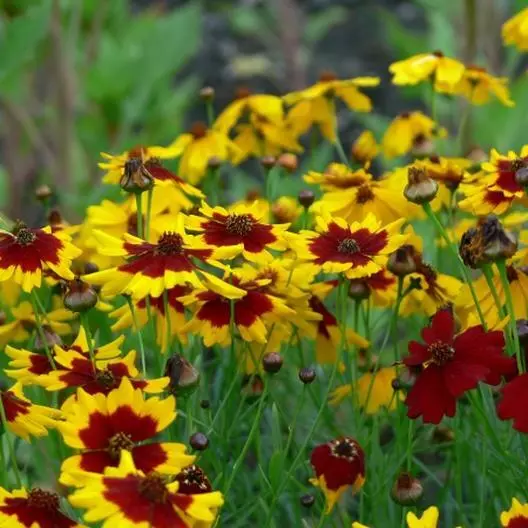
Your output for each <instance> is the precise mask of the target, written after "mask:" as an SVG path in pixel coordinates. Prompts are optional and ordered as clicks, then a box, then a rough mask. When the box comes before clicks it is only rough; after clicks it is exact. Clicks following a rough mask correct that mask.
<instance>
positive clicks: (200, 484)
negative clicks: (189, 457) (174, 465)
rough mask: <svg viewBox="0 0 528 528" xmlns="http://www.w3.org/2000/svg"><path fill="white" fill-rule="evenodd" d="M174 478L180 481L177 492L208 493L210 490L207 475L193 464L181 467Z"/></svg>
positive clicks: (190, 493)
mask: <svg viewBox="0 0 528 528" xmlns="http://www.w3.org/2000/svg"><path fill="white" fill-rule="evenodd" d="M176 480H177V481H178V482H179V483H180V486H179V488H178V492H179V493H185V494H189V495H193V494H195V493H208V492H209V491H211V489H212V488H211V483H210V482H209V479H208V478H207V475H206V474H205V473H204V472H203V470H202V469H201V468H199V467H198V466H196V465H195V464H193V465H191V466H187V467H186V468H183V469H182V470H181V472H180V473H178V475H176Z"/></svg>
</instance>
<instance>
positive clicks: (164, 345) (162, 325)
mask: <svg viewBox="0 0 528 528" xmlns="http://www.w3.org/2000/svg"><path fill="white" fill-rule="evenodd" d="M188 293H189V288H188V287H186V286H174V288H171V289H170V290H166V291H165V293H164V294H162V295H160V296H159V297H153V296H151V295H150V296H148V297H144V298H143V299H138V300H134V301H132V302H133V303H134V310H135V313H136V320H137V324H138V328H139V329H141V328H143V327H144V326H145V325H146V324H148V321H149V310H148V306H149V305H150V314H151V316H152V317H154V321H155V324H156V343H157V344H158V345H159V346H160V351H161V352H162V353H165V352H166V351H167V350H168V347H169V343H168V335H167V332H168V329H169V328H170V331H171V332H170V336H171V338H177V339H178V341H180V342H181V343H184V344H185V343H187V334H186V333H185V332H182V327H183V326H184V325H185V322H186V318H185V307H184V305H183V304H182V303H181V302H180V301H179V298H180V297H182V296H184V295H187V294H188ZM165 296H166V298H167V308H168V309H166V306H165V300H164V297H165ZM109 315H110V317H112V318H114V319H117V321H116V322H115V323H113V324H112V326H111V329H112V331H113V332H119V331H120V330H124V329H126V328H131V327H133V326H134V318H133V316H132V312H131V311H130V306H129V305H128V304H124V305H123V306H120V307H119V308H116V309H115V310H114V311H113V312H111V313H110V314H109Z"/></svg>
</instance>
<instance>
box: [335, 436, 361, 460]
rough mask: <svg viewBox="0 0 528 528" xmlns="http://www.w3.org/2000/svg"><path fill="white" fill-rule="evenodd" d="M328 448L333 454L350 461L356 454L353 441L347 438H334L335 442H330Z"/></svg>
mask: <svg viewBox="0 0 528 528" xmlns="http://www.w3.org/2000/svg"><path fill="white" fill-rule="evenodd" d="M330 450H331V452H332V455H333V456H335V457H339V458H346V459H347V460H348V461H350V462H351V461H352V460H354V458H355V457H356V456H357V454H358V452H357V449H356V446H355V445H354V442H353V441H352V440H350V439H349V438H343V439H342V440H336V441H335V442H332V443H331V446H330Z"/></svg>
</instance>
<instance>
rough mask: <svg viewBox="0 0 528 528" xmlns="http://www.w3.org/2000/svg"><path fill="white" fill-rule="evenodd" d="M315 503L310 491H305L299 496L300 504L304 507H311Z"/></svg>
mask: <svg viewBox="0 0 528 528" xmlns="http://www.w3.org/2000/svg"><path fill="white" fill-rule="evenodd" d="M314 504H315V497H314V496H313V495H311V494H310V493H306V494H305V495H303V496H302V497H301V505H302V506H304V507H305V508H311V507H312V506H313V505H314Z"/></svg>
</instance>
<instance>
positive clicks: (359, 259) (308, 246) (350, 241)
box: [291, 212, 406, 279]
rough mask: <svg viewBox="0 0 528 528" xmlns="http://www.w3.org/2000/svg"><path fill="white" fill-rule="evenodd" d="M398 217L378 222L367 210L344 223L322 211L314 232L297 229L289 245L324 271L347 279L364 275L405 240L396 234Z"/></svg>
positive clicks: (385, 258) (377, 266)
mask: <svg viewBox="0 0 528 528" xmlns="http://www.w3.org/2000/svg"><path fill="white" fill-rule="evenodd" d="M403 223H404V219H403V218H401V219H399V220H396V221H395V222H392V223H390V224H387V225H385V226H382V224H381V222H379V221H378V220H377V219H376V217H375V216H374V215H372V214H369V215H367V216H366V217H365V219H364V220H362V221H361V222H352V223H351V224H348V223H347V222H346V221H345V220H343V219H342V218H332V217H331V216H330V215H328V214H327V213H326V212H323V213H322V214H321V215H320V216H318V217H317V218H316V226H317V230H318V231H317V232H314V231H301V234H300V236H299V237H298V238H296V239H295V240H292V242H291V245H292V248H293V249H294V250H295V252H296V253H297V255H298V257H299V258H300V259H301V260H304V261H308V262H312V263H313V264H316V265H317V266H319V267H320V269H321V270H322V271H325V272H327V273H343V274H344V275H345V276H346V277H347V278H349V279H355V278H361V277H368V276H369V275H372V274H374V273H376V272H378V271H380V270H381V269H382V267H383V265H384V264H385V263H386V261H387V256H388V254H389V253H391V252H392V251H394V249H396V248H397V247H398V246H401V245H402V243H403V242H404V241H405V240H406V236H405V235H400V234H396V233H397V232H398V230H399V228H400V227H401V226H402V225H403Z"/></svg>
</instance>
